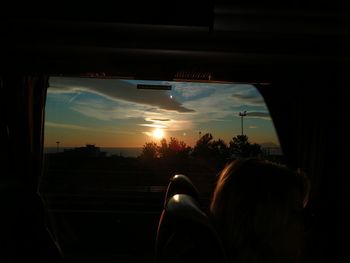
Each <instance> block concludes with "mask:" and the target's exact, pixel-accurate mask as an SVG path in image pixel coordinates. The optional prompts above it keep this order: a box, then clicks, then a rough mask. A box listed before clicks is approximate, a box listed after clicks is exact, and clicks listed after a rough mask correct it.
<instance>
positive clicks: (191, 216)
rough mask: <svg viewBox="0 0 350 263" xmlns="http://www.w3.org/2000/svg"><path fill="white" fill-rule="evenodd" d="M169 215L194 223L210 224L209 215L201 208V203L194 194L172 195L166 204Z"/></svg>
mask: <svg viewBox="0 0 350 263" xmlns="http://www.w3.org/2000/svg"><path fill="white" fill-rule="evenodd" d="M165 210H166V211H167V213H168V215H169V216H172V217H176V218H177V219H182V220H186V221H190V222H192V223H200V224H202V225H205V226H208V225H209V224H208V217H207V215H206V214H205V213H204V212H203V211H202V210H201V209H200V207H199V203H198V201H197V200H196V199H194V198H193V197H192V196H189V195H187V194H176V195H174V196H172V197H171V198H170V199H169V201H168V203H167V204H166V206H165Z"/></svg>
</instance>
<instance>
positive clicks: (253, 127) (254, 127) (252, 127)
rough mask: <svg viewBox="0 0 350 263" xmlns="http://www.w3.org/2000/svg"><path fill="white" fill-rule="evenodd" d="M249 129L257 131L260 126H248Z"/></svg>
mask: <svg viewBox="0 0 350 263" xmlns="http://www.w3.org/2000/svg"><path fill="white" fill-rule="evenodd" d="M248 128H249V129H256V128H258V126H255V125H250V126H248Z"/></svg>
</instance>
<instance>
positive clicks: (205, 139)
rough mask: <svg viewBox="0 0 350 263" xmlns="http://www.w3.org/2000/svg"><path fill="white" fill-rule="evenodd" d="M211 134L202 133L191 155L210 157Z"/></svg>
mask: <svg viewBox="0 0 350 263" xmlns="http://www.w3.org/2000/svg"><path fill="white" fill-rule="evenodd" d="M212 140H213V135H211V133H206V134H204V135H203V136H202V137H201V138H200V139H199V140H198V141H197V142H196V145H195V146H194V148H193V156H198V157H210V155H211V143H212Z"/></svg>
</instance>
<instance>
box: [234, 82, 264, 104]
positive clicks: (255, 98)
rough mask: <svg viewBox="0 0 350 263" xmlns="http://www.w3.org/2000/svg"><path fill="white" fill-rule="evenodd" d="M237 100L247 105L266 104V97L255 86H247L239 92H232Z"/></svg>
mask: <svg viewBox="0 0 350 263" xmlns="http://www.w3.org/2000/svg"><path fill="white" fill-rule="evenodd" d="M232 97H234V98H235V99H236V100H237V102H239V103H241V104H245V105H253V106H263V105H265V102H264V99H263V97H262V96H261V94H260V93H259V92H258V90H257V89H256V88H254V87H253V86H249V87H246V88H245V89H241V90H239V91H238V92H236V93H234V94H232Z"/></svg>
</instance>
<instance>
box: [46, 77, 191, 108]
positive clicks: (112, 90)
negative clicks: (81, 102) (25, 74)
mask: <svg viewBox="0 0 350 263" xmlns="http://www.w3.org/2000/svg"><path fill="white" fill-rule="evenodd" d="M81 91H85V92H91V93H95V94H98V95H100V96H104V97H106V98H108V99H111V100H125V101H129V102H134V103H138V104H143V105H150V106H155V107H158V108H160V109H164V110H169V111H177V112H193V111H194V110H193V109H191V108H186V107H184V106H183V105H182V104H181V103H180V102H178V101H177V100H175V99H174V98H170V95H169V92H168V91H164V90H139V89H137V87H136V85H134V84H131V83H129V82H126V81H123V80H116V79H90V78H89V79H85V78H67V77H52V78H50V88H49V89H48V92H49V93H78V92H81Z"/></svg>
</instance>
